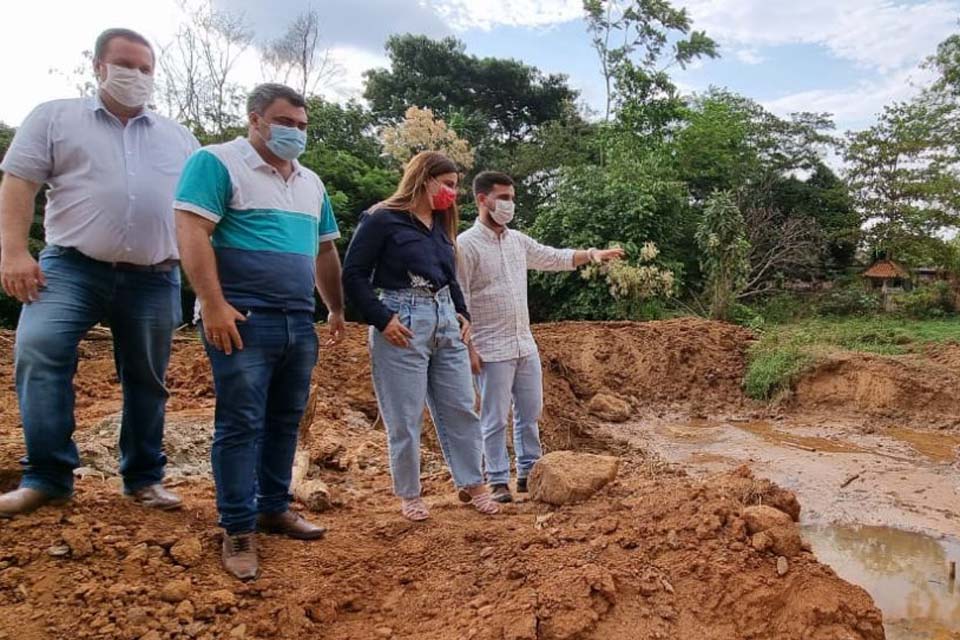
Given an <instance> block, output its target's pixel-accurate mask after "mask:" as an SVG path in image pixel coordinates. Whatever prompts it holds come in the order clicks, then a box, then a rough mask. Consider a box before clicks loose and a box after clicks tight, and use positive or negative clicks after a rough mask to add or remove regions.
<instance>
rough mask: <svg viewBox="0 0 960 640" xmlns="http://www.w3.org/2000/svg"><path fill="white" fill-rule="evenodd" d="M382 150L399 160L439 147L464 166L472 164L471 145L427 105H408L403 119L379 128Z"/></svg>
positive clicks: (435, 149) (401, 162)
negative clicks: (423, 107)
mask: <svg viewBox="0 0 960 640" xmlns="http://www.w3.org/2000/svg"><path fill="white" fill-rule="evenodd" d="M382 137H383V150H384V151H385V152H386V154H387V155H389V156H390V157H392V158H394V159H395V160H396V161H397V162H399V163H400V164H404V163H406V162H407V161H408V160H409V159H410V158H412V157H413V156H415V155H416V154H418V153H420V152H421V151H440V152H442V153H444V154H446V155H447V157H449V158H450V159H451V160H453V161H454V162H456V163H457V164H459V165H460V166H461V167H463V168H464V169H465V170H469V169H471V168H472V167H473V149H472V148H471V147H470V144H469V143H468V142H467V141H466V140H463V139H462V138H460V137H459V136H458V135H457V132H456V131H454V130H453V129H451V128H450V127H449V126H447V123H446V122H444V121H443V120H440V119H438V118H435V117H434V115H433V111H431V110H430V109H421V108H420V107H410V108H409V109H407V111H406V113H405V114H404V118H403V121H402V122H400V124H398V125H396V126H392V127H385V128H384V129H383V132H382Z"/></svg>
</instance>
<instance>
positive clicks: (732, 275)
mask: <svg viewBox="0 0 960 640" xmlns="http://www.w3.org/2000/svg"><path fill="white" fill-rule="evenodd" d="M694 237H695V239H696V242H697V247H698V248H699V249H700V267H701V269H702V270H703V273H704V276H705V278H704V279H705V285H706V286H705V287H704V293H705V295H706V297H707V301H708V303H709V308H710V317H711V318H715V319H718V320H726V319H727V318H728V316H729V313H730V307H731V305H732V304H733V302H734V300H736V298H737V295H738V294H739V293H740V292H741V291H742V290H743V289H744V288H745V287H746V285H747V277H748V276H749V275H750V260H749V256H750V241H749V240H748V239H747V224H746V222H745V221H744V219H743V215H742V214H741V213H740V208H739V207H738V206H737V202H736V199H735V198H734V196H733V194H732V193H730V192H729V191H717V192H715V193H714V194H713V195H711V196H710V198H708V199H707V204H706V206H705V207H704V210H703V218H702V219H701V220H700V223H699V224H698V225H697V232H696V235H695V236H694Z"/></svg>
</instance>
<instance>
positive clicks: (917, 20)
mask: <svg viewBox="0 0 960 640" xmlns="http://www.w3.org/2000/svg"><path fill="white" fill-rule="evenodd" d="M681 4H682V5H684V6H686V8H687V9H689V11H690V15H691V17H692V18H693V22H694V28H695V29H703V30H706V32H707V34H708V35H710V36H712V37H714V38H716V39H718V40H719V41H720V42H721V43H724V44H734V45H745V46H747V47H753V48H755V47H758V46H770V45H783V44H815V45H820V46H823V47H825V48H826V49H828V50H829V51H830V52H831V53H832V54H833V55H834V56H835V57H837V58H840V59H844V60H849V61H851V62H853V63H855V64H857V65H860V66H863V67H865V68H871V69H875V70H879V71H889V70H893V69H902V68H904V67H907V66H913V65H914V64H916V63H917V62H918V61H919V60H921V59H922V58H924V57H925V56H927V55H929V54H930V53H932V51H933V48H934V47H935V46H936V44H937V43H938V42H940V41H941V40H943V39H944V38H946V37H947V36H948V35H949V34H950V33H952V32H953V31H954V30H955V29H956V26H957V17H958V12H960V3H958V2H956V0H922V1H920V2H910V3H907V2H903V1H902V0H901V1H899V2H898V1H895V0H842V1H838V0H807V1H806V2H793V1H791V2H785V1H771V0H684V1H682V2H681Z"/></svg>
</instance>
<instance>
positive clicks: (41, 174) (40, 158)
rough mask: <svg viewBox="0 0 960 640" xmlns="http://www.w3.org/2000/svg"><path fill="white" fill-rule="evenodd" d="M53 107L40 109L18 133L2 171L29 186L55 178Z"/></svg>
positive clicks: (49, 105) (38, 108)
mask: <svg viewBox="0 0 960 640" xmlns="http://www.w3.org/2000/svg"><path fill="white" fill-rule="evenodd" d="M52 112H53V105H52V104H51V103H49V102H46V103H44V104H41V105H39V106H38V107H36V108H35V109H34V110H33V111H31V112H30V115H28V116H27V118H26V120H24V121H23V124H21V125H20V127H19V128H18V129H17V132H16V134H14V136H13V141H12V142H11V143H10V147H9V148H8V149H7V153H6V155H5V156H4V158H3V162H2V163H0V171H3V172H4V173H9V174H10V175H14V176H17V177H18V178H22V179H24V180H29V181H30V182H38V183H44V182H46V181H47V180H48V179H49V178H50V176H51V175H52V174H53V144H52V142H51V140H50V125H51V122H52V118H53V113H52Z"/></svg>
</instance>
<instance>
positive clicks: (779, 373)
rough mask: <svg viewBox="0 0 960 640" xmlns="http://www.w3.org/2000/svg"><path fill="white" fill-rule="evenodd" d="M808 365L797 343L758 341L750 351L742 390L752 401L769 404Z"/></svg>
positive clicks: (802, 350) (809, 361) (800, 345)
mask: <svg viewBox="0 0 960 640" xmlns="http://www.w3.org/2000/svg"><path fill="white" fill-rule="evenodd" d="M812 362H813V358H812V356H810V354H809V353H807V352H806V351H805V350H804V347H803V345H802V344H801V343H800V342H799V341H795V342H794V341H789V342H786V343H776V342H775V341H774V342H773V343H771V342H770V341H765V340H761V341H760V342H758V343H757V344H755V345H754V346H753V347H752V348H751V349H750V354H749V364H748V366H747V372H746V374H745V375H744V377H743V390H744V391H745V392H746V394H747V395H748V396H750V397H751V398H753V399H754V400H770V399H772V398H774V397H775V396H777V395H778V394H779V393H781V392H783V391H786V390H787V389H789V388H790V387H791V386H792V385H793V383H794V382H795V381H796V379H797V378H798V377H799V376H800V374H801V373H803V371H804V370H805V369H806V368H807V367H808V366H809V365H810V364H811V363H812Z"/></svg>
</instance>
